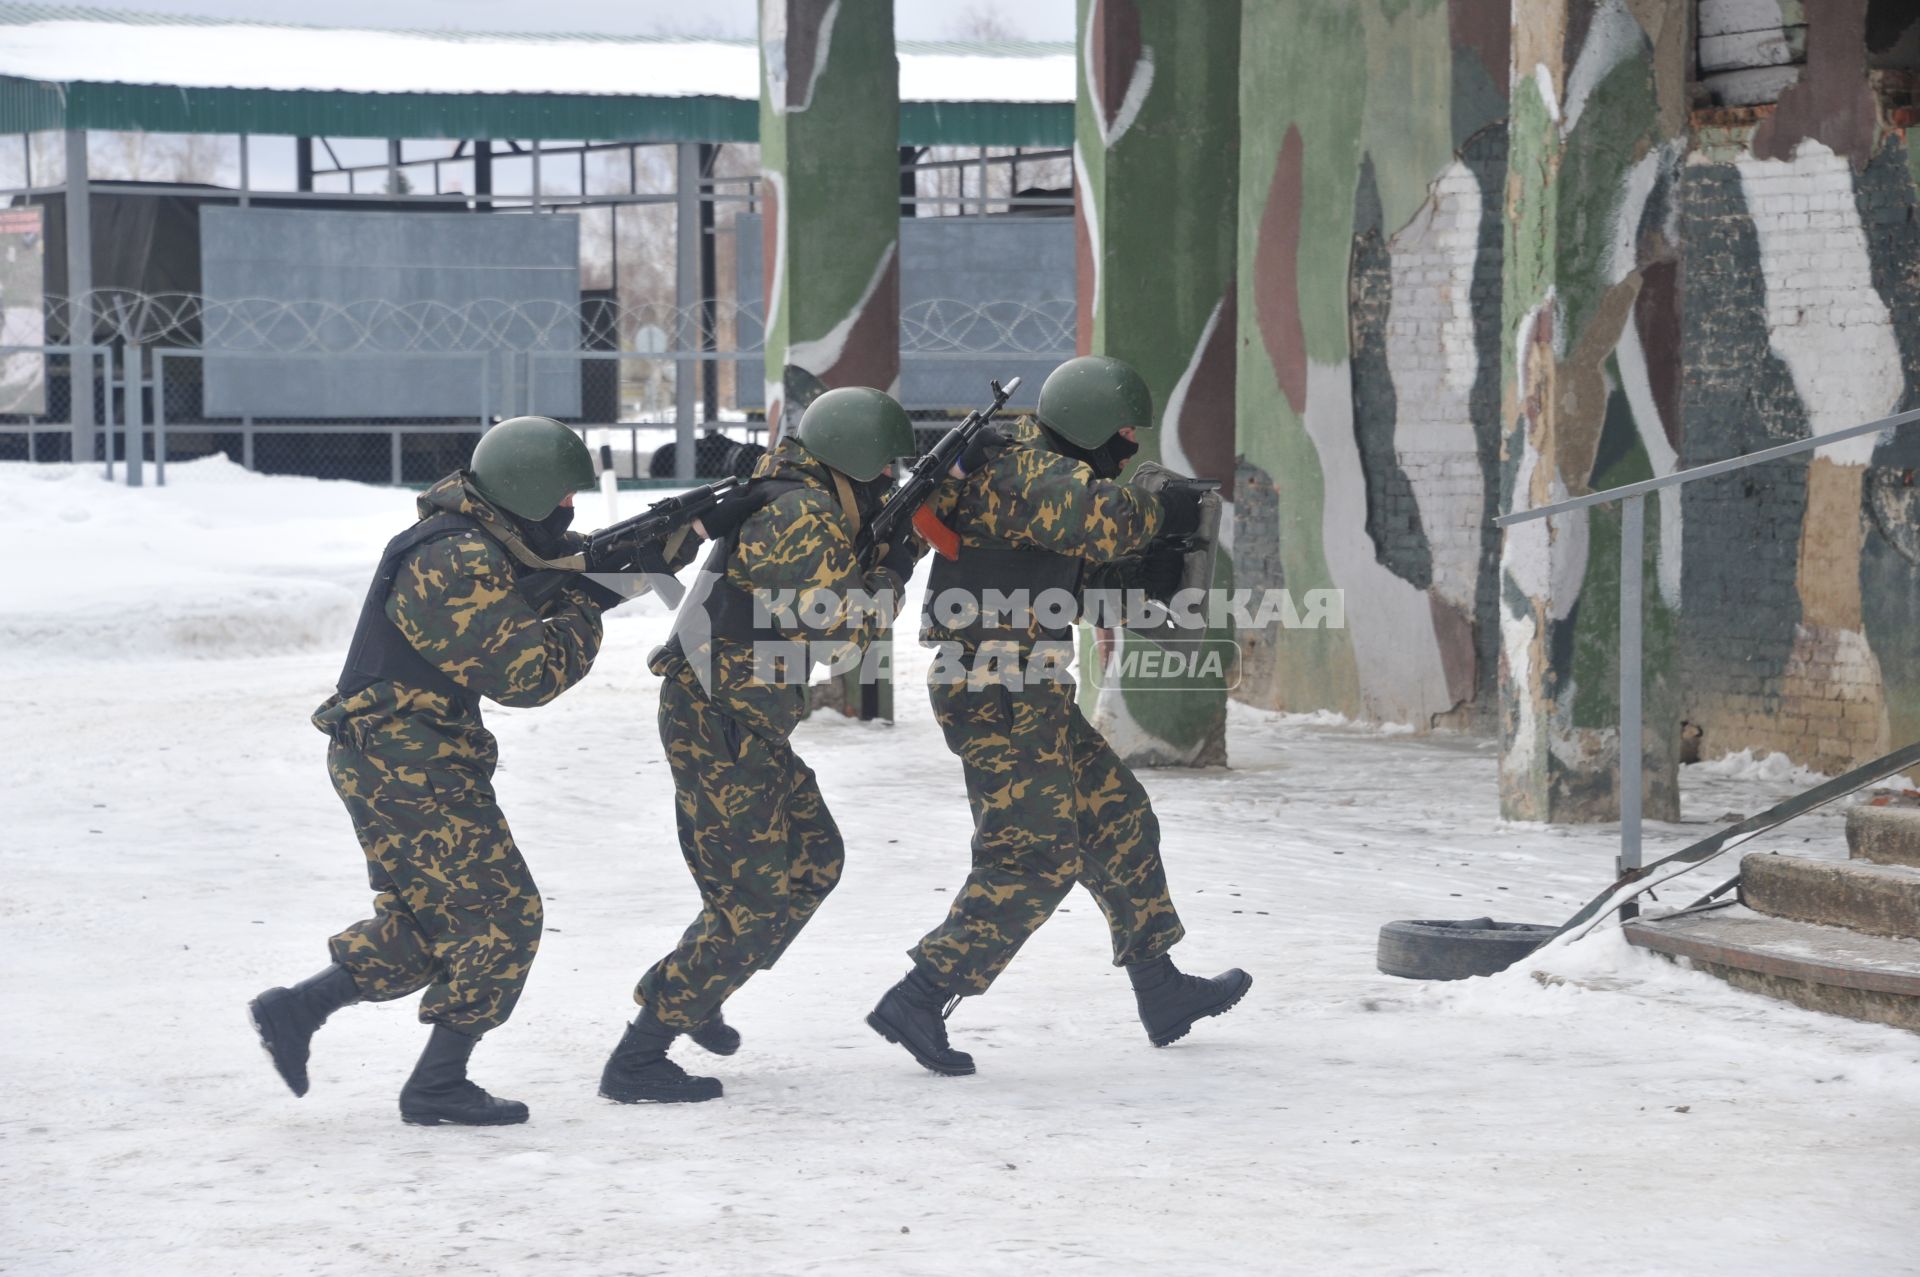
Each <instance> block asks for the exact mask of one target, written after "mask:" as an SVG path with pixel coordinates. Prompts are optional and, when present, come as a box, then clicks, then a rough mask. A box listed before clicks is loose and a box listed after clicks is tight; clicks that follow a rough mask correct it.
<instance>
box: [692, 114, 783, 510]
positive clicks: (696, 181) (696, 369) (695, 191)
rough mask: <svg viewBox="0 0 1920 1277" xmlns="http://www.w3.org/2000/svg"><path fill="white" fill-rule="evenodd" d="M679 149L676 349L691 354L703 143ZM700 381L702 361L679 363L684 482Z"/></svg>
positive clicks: (696, 302) (697, 285)
mask: <svg viewBox="0 0 1920 1277" xmlns="http://www.w3.org/2000/svg"><path fill="white" fill-rule="evenodd" d="M677 146H678V151H679V161H680V163H679V175H678V178H677V180H676V181H675V183H674V246H675V250H676V251H675V254H674V256H675V261H676V265H677V267H678V269H677V270H676V271H675V275H674V280H675V283H674V304H675V308H676V309H677V310H678V311H679V316H678V319H677V321H676V322H675V323H674V326H673V327H674V334H673V348H674V349H675V350H677V351H681V352H683V353H685V352H687V351H690V350H692V348H693V347H694V346H695V345H696V344H697V338H696V337H695V335H694V333H693V332H692V331H690V330H691V328H692V327H693V325H692V322H691V320H692V317H693V315H694V314H695V313H696V311H697V309H698V307H699V304H700V144H699V143H697V142H680V143H678V144H677ZM769 268H771V267H769ZM699 376H700V363H699V360H698V359H685V358H682V359H679V360H676V361H675V362H674V366H673V420H674V424H675V425H676V426H677V427H678V429H677V430H676V431H675V433H674V439H675V441H676V442H675V444H674V449H673V475H674V478H676V479H678V480H679V481H680V482H682V483H686V482H688V481H690V480H691V479H692V478H693V454H694V449H695V447H696V444H695V443H694V437H693V414H694V390H695V382H696V381H697V380H698V378H699Z"/></svg>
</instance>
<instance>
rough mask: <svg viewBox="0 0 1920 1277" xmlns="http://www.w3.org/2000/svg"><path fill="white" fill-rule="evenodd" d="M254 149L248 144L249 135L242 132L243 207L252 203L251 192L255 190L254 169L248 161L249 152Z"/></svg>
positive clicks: (241, 200)
mask: <svg viewBox="0 0 1920 1277" xmlns="http://www.w3.org/2000/svg"><path fill="white" fill-rule="evenodd" d="M252 149H253V148H252V147H250V146H249V145H248V144H247V135H246V134H245V133H242V134H241V135H240V207H241V208H247V207H249V206H250V205H251V204H252V195H251V192H252V190H253V178H252V172H253V170H252V167H251V166H250V165H249V163H248V156H247V152H248V151H250V150H252Z"/></svg>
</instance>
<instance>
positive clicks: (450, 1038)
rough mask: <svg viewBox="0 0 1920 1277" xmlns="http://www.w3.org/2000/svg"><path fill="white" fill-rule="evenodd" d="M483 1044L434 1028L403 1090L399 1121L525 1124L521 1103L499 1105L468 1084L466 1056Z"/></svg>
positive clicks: (438, 1026)
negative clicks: (474, 1045)
mask: <svg viewBox="0 0 1920 1277" xmlns="http://www.w3.org/2000/svg"><path fill="white" fill-rule="evenodd" d="M479 1040H480V1039H479V1038H476V1037H469V1036H468V1035H467V1034H465V1033H462V1032H460V1031H459V1030H458V1029H449V1028H448V1027H447V1026H446V1025H444V1024H436V1025H434V1026H433V1036H432V1037H430V1038H428V1039H427V1049H426V1050H424V1051H422V1052H421V1053H420V1063H418V1064H416V1065H414V1066H413V1076H412V1077H410V1078H408V1079H407V1084H406V1085H405V1086H403V1087H401V1088H400V1117H401V1120H402V1121H405V1122H408V1123H410V1124H411V1125H414V1126H512V1125H513V1124H515V1123H516V1122H524V1121H526V1120H527V1106H526V1105H524V1104H522V1103H520V1101H518V1100H497V1099H495V1098H494V1097H493V1096H491V1095H488V1094H487V1093H486V1092H485V1091H483V1090H481V1089H480V1087H479V1085H478V1084H476V1083H474V1082H470V1081H468V1080H467V1057H468V1056H470V1055H472V1054H473V1044H474V1043H475V1042H478V1041H479Z"/></svg>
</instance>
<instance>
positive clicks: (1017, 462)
mask: <svg viewBox="0 0 1920 1277" xmlns="http://www.w3.org/2000/svg"><path fill="white" fill-rule="evenodd" d="M1000 433H1001V435H1002V436H1004V437H1005V438H1006V439H1007V446H1006V447H1004V448H1001V449H1000V450H999V451H998V452H997V453H995V454H994V455H993V456H992V457H991V459H989V460H988V461H987V463H986V464H985V465H983V466H981V467H980V468H979V469H978V470H975V471H974V472H973V473H972V474H970V475H968V476H967V477H966V478H964V479H951V478H950V479H948V480H947V481H946V482H944V483H943V484H941V485H940V487H939V489H938V490H937V491H936V492H935V493H934V496H933V499H932V501H931V502H930V503H929V504H930V505H931V506H932V509H933V513H934V514H935V515H936V516H937V517H938V518H939V520H940V522H942V523H944V524H946V525H947V526H948V527H949V528H951V529H952V530H953V531H954V533H955V534H956V535H957V536H958V537H959V538H960V547H961V553H962V554H964V553H965V552H966V550H967V548H968V547H976V546H977V547H983V548H1006V547H1022V546H1028V547H1032V548H1034V549H1039V550H1049V551H1052V552H1053V553H1055V554H1066V555H1072V556H1075V557H1077V558H1080V559H1083V560H1085V561H1086V562H1087V563H1090V564H1097V563H1110V562H1112V561H1113V560H1115V559H1121V558H1125V557H1127V556H1129V555H1134V554H1139V553H1140V552H1141V551H1143V550H1145V549H1146V548H1147V545H1148V544H1149V543H1150V542H1151V541H1152V540H1153V538H1154V537H1155V536H1156V535H1157V534H1158V533H1159V531H1160V527H1161V524H1162V523H1164V522H1165V515H1164V513H1163V512H1162V510H1161V508H1160V503H1159V502H1158V501H1157V500H1155V499H1154V497H1152V496H1151V495H1150V494H1148V493H1145V492H1142V491H1141V490H1140V489H1138V488H1135V487H1132V486H1130V485H1128V484H1124V483H1119V482H1116V481H1114V480H1111V479H1097V478H1095V477H1094V474H1093V469H1092V467H1091V466H1089V465H1087V464H1086V463H1085V462H1084V461H1076V460H1074V459H1073V458H1072V457H1067V456H1062V455H1061V454H1060V453H1057V452H1055V451H1053V450H1052V449H1051V448H1049V447H1048V446H1047V441H1046V436H1045V435H1043V434H1042V433H1041V432H1040V427H1039V426H1038V425H1036V424H1035V423H1034V422H1033V420H1032V419H1031V418H1029V417H1022V418H1020V420H1019V421H1017V422H1015V423H1014V424H1013V425H1012V426H1010V427H1001V428H1000ZM1038 637H1039V632H1038V627H1037V626H1030V627H1029V632H1028V635H1027V639H1026V641H1025V642H1024V643H1022V645H1021V647H1022V651H1023V654H1024V652H1025V650H1026V649H1027V648H1028V647H1029V646H1030V645H1031V643H1032V642H1033V641H1034V640H1036V639H1037V638H1038ZM920 639H921V641H922V642H923V643H926V644H928V645H929V646H931V645H934V644H941V643H950V642H961V641H962V638H961V636H960V635H959V634H958V633H956V632H954V631H952V630H949V629H947V628H945V627H943V626H942V625H940V624H939V623H938V622H937V621H936V620H934V619H933V617H932V616H931V615H930V614H929V615H928V616H925V617H923V618H922V621H921V629H920Z"/></svg>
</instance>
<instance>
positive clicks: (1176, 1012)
mask: <svg viewBox="0 0 1920 1277" xmlns="http://www.w3.org/2000/svg"><path fill="white" fill-rule="evenodd" d="M1127 977H1128V978H1129V979H1131V980H1132V981H1133V996H1134V997H1135V998H1136V999H1137V1000H1138V1001H1139V1003H1140V1023H1142V1024H1144V1025H1146V1026H1147V1037H1148V1038H1150V1039H1152V1041H1153V1044H1154V1045H1155V1046H1166V1045H1167V1044H1168V1043H1170V1042H1178V1041H1179V1040H1180V1039H1181V1038H1184V1037H1185V1036H1187V1030H1188V1029H1191V1028H1192V1027H1193V1022H1194V1021H1195V1020H1204V1019H1206V1018H1207V1017H1208V1016H1210V1015H1219V1014H1220V1013H1221V1012H1223V1011H1231V1010H1232V1009H1233V1004H1234V1003H1236V1002H1238V1001H1239V1000H1240V999H1241V998H1244V997H1245V996H1247V990H1248V989H1251V988H1252V987H1253V977H1252V976H1250V975H1248V974H1247V973H1246V972H1244V971H1242V970H1241V969H1240V968H1238V967H1235V968H1233V970H1231V971H1227V972H1224V973H1222V974H1220V975H1217V976H1215V977H1213V979H1211V980H1208V979H1205V978H1204V977H1201V976H1197V975H1184V974H1182V973H1181V971H1180V970H1179V968H1177V967H1175V966H1174V965H1173V959H1172V958H1169V957H1167V956H1166V955H1165V954H1162V955H1161V956H1160V957H1158V958H1149V959H1148V960H1147V961H1145V962H1135V963H1131V964H1129V965H1128V967H1127Z"/></svg>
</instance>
